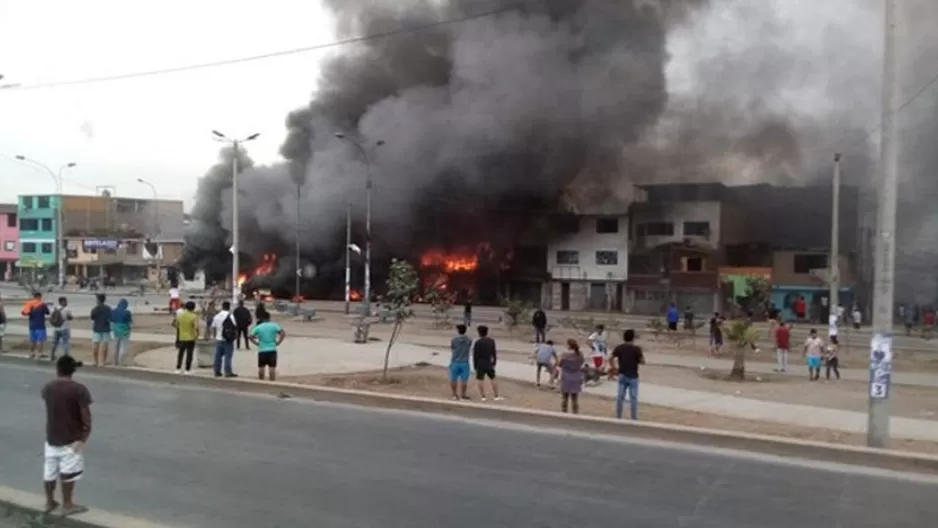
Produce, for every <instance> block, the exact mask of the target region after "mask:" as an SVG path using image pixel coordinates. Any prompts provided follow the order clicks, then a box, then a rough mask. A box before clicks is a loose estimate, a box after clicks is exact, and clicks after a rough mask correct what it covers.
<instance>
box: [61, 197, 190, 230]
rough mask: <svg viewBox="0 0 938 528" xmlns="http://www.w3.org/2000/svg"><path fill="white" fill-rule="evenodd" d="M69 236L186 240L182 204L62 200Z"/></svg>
mask: <svg viewBox="0 0 938 528" xmlns="http://www.w3.org/2000/svg"><path fill="white" fill-rule="evenodd" d="M63 204H64V209H63V217H64V225H65V232H66V235H71V236H83V235H89V234H92V233H105V232H107V233H115V234H116V233H125V234H129V235H132V236H133V237H134V238H139V237H144V236H149V237H156V235H157V233H159V237H158V239H159V240H169V241H182V240H183V235H184V233H183V220H184V219H183V210H182V201H179V200H159V201H153V200H140V199H135V198H119V197H118V198H114V197H105V196H65V197H63Z"/></svg>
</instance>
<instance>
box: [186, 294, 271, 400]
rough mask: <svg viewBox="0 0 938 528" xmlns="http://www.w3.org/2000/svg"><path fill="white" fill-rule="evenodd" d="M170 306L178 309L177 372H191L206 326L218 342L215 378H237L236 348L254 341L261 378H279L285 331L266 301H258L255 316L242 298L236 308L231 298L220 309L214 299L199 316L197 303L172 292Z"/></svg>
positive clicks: (248, 346) (214, 340)
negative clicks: (278, 370) (279, 348)
mask: <svg viewBox="0 0 938 528" xmlns="http://www.w3.org/2000/svg"><path fill="white" fill-rule="evenodd" d="M170 308H171V309H174V308H175V310H174V311H173V321H172V324H173V327H174V328H175V329H176V350H177V354H176V373H177V374H184V375H186V374H190V373H191V372H192V360H193V355H194V353H195V347H196V342H197V341H198V340H199V337H200V336H202V335H203V329H204V337H205V338H206V339H209V340H212V341H213V342H214V345H215V350H214V354H213V361H212V369H213V371H214V374H215V377H226V378H236V377H238V374H237V373H235V372H234V351H235V349H238V350H240V349H241V345H242V343H243V344H244V348H245V349H246V350H250V349H251V343H253V344H254V345H255V347H256V350H257V377H258V379H261V380H264V379H270V380H271V381H276V379H277V348H278V347H279V346H280V344H281V343H283V340H284V339H285V338H286V332H285V331H284V329H283V327H282V326H280V325H279V324H277V323H276V322H274V321H273V320H272V319H271V317H270V312H268V311H267V309H266V308H265V307H264V304H263V303H258V305H257V308H256V309H255V313H254V316H253V317H252V315H251V311H250V310H249V309H248V308H247V307H246V306H245V305H244V301H243V300H242V301H238V305H237V306H236V307H235V308H234V309H233V310H232V307H231V302H229V301H224V302H222V303H221V309H220V310H217V309H216V307H215V303H214V302H212V303H209V304H208V306H206V308H205V310H204V311H203V313H202V317H201V318H200V317H199V315H198V314H197V313H196V304H195V302H193V301H188V302H186V303H182V302H181V301H180V300H179V298H178V296H177V297H174V296H173V295H172V294H171V295H170ZM255 320H256V324H254V323H255ZM252 325H253V327H252Z"/></svg>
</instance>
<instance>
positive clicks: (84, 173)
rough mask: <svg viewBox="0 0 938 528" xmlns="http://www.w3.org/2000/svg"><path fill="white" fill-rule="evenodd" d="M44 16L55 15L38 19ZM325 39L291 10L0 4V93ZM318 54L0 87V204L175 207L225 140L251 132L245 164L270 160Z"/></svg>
mask: <svg viewBox="0 0 938 528" xmlns="http://www.w3.org/2000/svg"><path fill="white" fill-rule="evenodd" d="M50 13H55V16H51V15H50ZM333 40H334V35H333V33H332V29H331V20H330V15H329V14H328V13H326V12H325V11H324V10H323V9H322V7H321V6H320V5H319V2H316V1H302V0H265V1H264V2H256V1H248V0H199V1H197V2H193V1H191V0H190V1H183V0H161V1H160V2H154V1H151V0H145V1H144V0H137V1H133V2H128V1H126V0H123V1H122V0H83V1H82V2H70V1H67V0H29V1H25V0H0V74H2V75H3V76H4V79H3V80H0V84H8V83H17V84H20V85H22V86H24V87H28V86H30V85H35V84H41V83H54V82H60V81H70V80H74V79H83V78H89V77H101V76H107V75H114V74H124V73H130V72H138V71H147V70H154V69H161V68H171V67H178V66H184V65H189V64H196V63H204V62H212V61H218V60H226V59H232V58H239V57H245V56H252V55H258V54H263V53H267V52H273V51H280V50H284V49H293V48H302V47H306V46H312V45H316V44H323V43H328V42H331V41H333ZM327 53H331V52H330V51H329V50H325V51H313V52H306V53H299V54H295V55H289V56H284V57H278V58H274V59H268V60H263V61H256V62H248V63H242V64H239V65H234V66H225V67H220V68H208V69H202V70H194V71H189V72H184V73H175V74H168V75H159V76H153V77H144V78H138V79H130V80H120V81H111V82H102V83H92V84H83V85H77V86H66V87H55V88H39V89H28V90H23V89H17V90H14V89H0V203H8V202H14V201H15V200H16V196H17V195H19V194H30V193H32V194H42V193H54V192H55V185H54V179H53V178H52V177H51V176H50V175H49V174H48V173H47V172H45V171H44V170H43V169H39V168H36V167H34V166H31V165H27V164H24V163H22V162H19V161H16V160H15V158H14V156H16V155H23V156H26V157H28V158H31V159H34V160H36V161H39V162H41V163H43V164H45V165H46V166H48V167H50V168H51V169H52V170H53V171H55V170H58V168H59V167H60V166H62V165H65V164H67V163H70V162H74V163H76V166H75V167H74V168H71V169H66V170H65V172H64V178H63V184H64V189H63V190H64V192H65V193H75V194H88V193H91V192H94V191H95V189H96V188H98V187H100V186H110V187H113V188H114V190H115V191H116V193H117V195H120V196H135V197H141V198H149V197H152V191H151V189H150V187H148V186H146V185H143V184H141V183H139V182H137V179H138V178H143V179H144V180H147V181H149V182H151V183H153V185H154V186H155V187H156V189H157V193H158V195H159V197H160V198H167V199H169V198H172V199H182V200H185V201H186V206H187V208H188V207H189V206H191V204H192V200H193V196H194V193H195V186H196V181H197V180H198V178H199V177H200V176H201V175H202V174H203V173H204V172H205V170H206V169H208V167H209V166H210V165H211V164H212V163H213V162H214V161H215V158H216V156H217V154H218V150H219V146H220V144H219V143H217V142H215V141H213V140H212V135H211V131H212V130H213V129H217V130H220V131H221V132H223V133H224V134H226V135H228V136H229V137H244V136H248V135H250V134H253V133H256V132H259V133H260V134H261V136H260V137H259V138H258V139H257V140H256V141H254V142H251V143H249V144H248V145H249V146H248V150H249V152H250V155H251V156H252V157H253V158H254V159H255V161H258V162H261V163H267V162H272V161H275V160H276V159H278V158H279V156H278V155H277V149H278V148H279V146H280V143H281V141H282V140H283V137H284V133H283V131H284V127H283V122H284V118H285V117H286V115H287V113H288V112H289V111H291V110H293V109H295V108H298V107H300V106H303V105H305V104H306V103H308V101H309V100H310V95H311V94H312V92H313V90H314V89H315V86H316V81H317V76H318V63H319V61H320V60H321V59H322V58H323V57H324V56H326V55H325V54H327Z"/></svg>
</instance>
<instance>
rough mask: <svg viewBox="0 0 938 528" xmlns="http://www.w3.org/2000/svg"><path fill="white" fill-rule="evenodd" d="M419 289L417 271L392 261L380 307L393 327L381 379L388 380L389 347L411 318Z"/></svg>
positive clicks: (402, 262)
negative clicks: (388, 317)
mask: <svg viewBox="0 0 938 528" xmlns="http://www.w3.org/2000/svg"><path fill="white" fill-rule="evenodd" d="M419 289H420V277H419V276H418V275H417V270H415V269H414V267H413V266H411V265H410V263H409V262H407V261H404V260H397V259H394V260H392V261H391V267H390V269H389V270H388V281H387V293H385V295H384V296H383V297H382V298H381V307H382V308H383V309H384V310H387V311H388V312H389V313H390V316H391V319H392V320H393V322H394V326H393V327H392V328H391V337H390V338H389V339H388V348H387V350H385V352H384V369H383V370H382V372H381V379H382V380H384V381H387V379H388V362H389V361H390V358H391V347H393V346H394V343H395V342H396V341H397V338H398V337H399V336H400V335H401V329H402V328H403V326H404V322H405V321H407V319H409V318H411V317H413V315H414V309H413V303H414V297H415V296H416V295H417V292H418V290H419Z"/></svg>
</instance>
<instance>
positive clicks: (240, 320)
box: [234, 300, 253, 350]
mask: <svg viewBox="0 0 938 528" xmlns="http://www.w3.org/2000/svg"><path fill="white" fill-rule="evenodd" d="M234 319H235V324H237V325H238V339H237V341H238V350H241V338H242V337H243V338H244V348H245V349H246V350H251V340H250V339H248V331H249V330H250V328H251V323H252V322H253V321H252V320H251V310H248V309H247V307H246V306H244V301H243V300H239V301H238V307H237V308H235V310H234Z"/></svg>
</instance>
